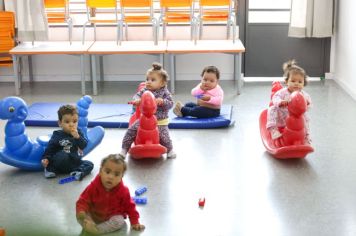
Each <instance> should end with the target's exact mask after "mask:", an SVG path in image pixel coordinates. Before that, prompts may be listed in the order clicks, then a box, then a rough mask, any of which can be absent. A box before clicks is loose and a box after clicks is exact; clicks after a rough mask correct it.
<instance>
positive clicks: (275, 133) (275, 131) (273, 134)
mask: <svg viewBox="0 0 356 236" xmlns="http://www.w3.org/2000/svg"><path fill="white" fill-rule="evenodd" d="M279 137H282V134H281V132H279V131H278V129H272V130H271V138H272V139H273V140H274V139H277V138H279Z"/></svg>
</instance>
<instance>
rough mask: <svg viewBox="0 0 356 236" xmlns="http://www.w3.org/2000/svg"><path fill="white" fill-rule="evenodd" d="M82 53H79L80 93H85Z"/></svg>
mask: <svg viewBox="0 0 356 236" xmlns="http://www.w3.org/2000/svg"><path fill="white" fill-rule="evenodd" d="M84 59H85V58H84V54H82V55H80V78H81V83H82V95H85V67H84Z"/></svg>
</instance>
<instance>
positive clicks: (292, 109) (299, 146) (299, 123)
mask: <svg viewBox="0 0 356 236" xmlns="http://www.w3.org/2000/svg"><path fill="white" fill-rule="evenodd" d="M282 87H283V86H282V85H281V84H280V82H274V83H273V85H272V95H271V98H272V96H273V95H274V93H276V92H277V91H278V90H279V89H281V88H282ZM306 110H307V103H306V101H305V98H304V96H303V95H302V94H301V93H300V92H293V93H292V95H291V101H290V102H289V103H288V111H289V114H290V115H289V117H287V120H286V127H284V128H283V129H281V130H280V131H281V133H282V137H280V138H278V139H276V140H272V138H271V134H270V132H269V131H268V130H267V128H266V122H267V109H265V110H263V111H262V113H261V115H260V133H261V138H262V142H263V145H264V146H265V147H266V149H267V152H269V153H270V154H272V155H273V156H274V157H276V158H280V159H289V158H304V157H305V156H306V155H307V154H308V153H310V152H313V151H314V149H313V147H312V146H310V144H308V143H305V128H304V119H303V114H304V113H305V112H306Z"/></svg>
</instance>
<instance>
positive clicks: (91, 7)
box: [82, 0, 120, 44]
mask: <svg viewBox="0 0 356 236" xmlns="http://www.w3.org/2000/svg"><path fill="white" fill-rule="evenodd" d="M101 9H105V10H106V13H105V12H103V14H99V12H98V10H101ZM110 9H111V10H113V12H111V13H113V14H114V15H115V16H114V17H102V16H103V15H105V14H107V13H108V12H107V10H110ZM86 11H87V19H88V20H87V22H85V23H84V24H83V38H82V43H83V44H84V41H85V27H86V25H87V24H93V25H94V40H96V24H97V23H106V24H108V23H110V24H116V26H117V37H116V42H117V43H118V40H119V34H120V31H119V19H118V10H117V3H116V0H86Z"/></svg>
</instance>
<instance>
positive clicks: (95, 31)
mask: <svg viewBox="0 0 356 236" xmlns="http://www.w3.org/2000/svg"><path fill="white" fill-rule="evenodd" d="M94 41H96V24H95V23H94Z"/></svg>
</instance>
